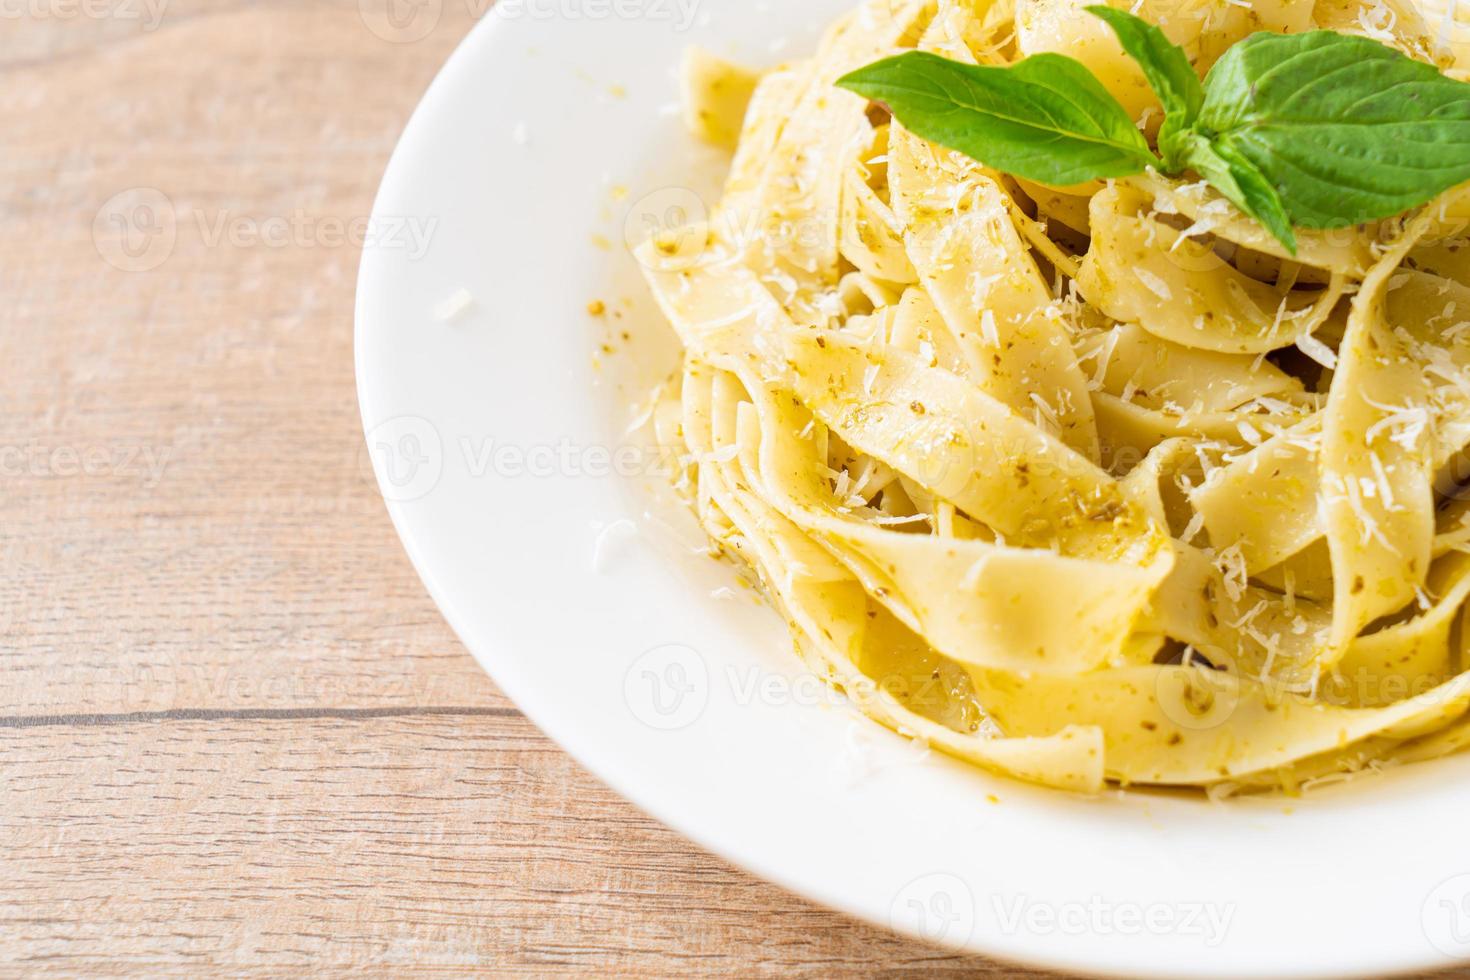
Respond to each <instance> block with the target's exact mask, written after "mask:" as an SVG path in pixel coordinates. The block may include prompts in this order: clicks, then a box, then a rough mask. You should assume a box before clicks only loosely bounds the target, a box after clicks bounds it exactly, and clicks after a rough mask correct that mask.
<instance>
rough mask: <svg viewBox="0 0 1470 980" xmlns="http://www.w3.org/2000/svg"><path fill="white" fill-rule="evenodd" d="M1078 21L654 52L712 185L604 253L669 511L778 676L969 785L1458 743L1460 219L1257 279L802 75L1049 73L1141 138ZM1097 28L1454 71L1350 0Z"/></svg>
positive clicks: (1047, 19)
mask: <svg viewBox="0 0 1470 980" xmlns="http://www.w3.org/2000/svg"><path fill="white" fill-rule="evenodd" d="M1082 6H1084V4H1082V3H1078V2H1074V0H938V2H935V0H875V2H869V3H867V4H865V5H864V6H862V7H861V8H860V9H858V10H857V11H855V12H854V13H852V14H851V15H849V16H848V17H846V18H844V19H843V20H841V21H840V22H839V23H837V24H836V25H835V26H834V27H832V29H831V30H830V31H829V32H828V33H827V35H826V36H825V38H824V40H823V41H822V43H821V45H820V48H819V50H818V51H817V53H816V55H815V57H813V58H811V59H809V60H805V61H798V62H793V63H790V64H786V65H783V66H781V67H779V68H777V69H775V70H772V71H769V72H766V73H764V74H760V75H757V74H755V73H751V72H747V71H745V70H744V69H741V68H739V67H737V66H734V65H731V64H728V63H726V62H724V61H721V60H720V59H717V58H714V57H712V56H710V55H707V54H704V53H702V52H694V53H692V54H691V56H690V57H689V58H688V60H687V62H686V86H685V88H686V99H687V101H688V106H687V107H686V108H687V113H686V116H687V118H688V120H689V121H690V123H691V125H693V126H694V127H695V129H696V131H697V132H699V133H700V134H701V135H702V136H704V137H705V138H706V139H708V140H710V141H712V142H716V143H725V144H727V145H734V147H735V151H734V152H735V155H734V158H733V162H732V166H731V171H730V174H729V177H728V180H727V182H726V186H725V194H724V197H723V199H722V201H721V202H720V204H719V205H718V207H716V208H714V209H713V210H712V212H711V215H710V218H709V220H708V222H707V223H703V224H700V225H698V226H695V227H683V228H677V229H668V232H667V233H666V234H660V235H656V236H655V237H653V238H652V239H650V240H649V241H648V242H647V243H645V244H644V245H643V246H641V248H640V249H639V252H638V256H639V259H640V261H641V262H642V264H643V266H644V268H645V270H646V274H647V278H648V281H649V283H650V285H651V287H652V290H653V293H654V294H655V296H656V297H657V300H658V302H659V304H660V307H661V308H662V310H663V312H664V313H665V315H666V316H667V317H668V319H669V321H670V322H671V323H672V325H673V327H674V329H675V330H676V331H677V333H678V335H679V338H680V339H681V341H682V343H683V345H684V348H685V357H684V363H683V367H682V370H681V372H680V374H679V376H678V377H677V378H676V379H675V380H674V381H673V382H672V383H671V384H669V385H667V386H665V396H666V397H665V399H664V401H663V403H662V405H661V406H660V409H659V410H658V411H657V412H656V413H655V420H656V427H657V431H658V435H659V438H660V440H661V441H662V442H663V443H664V444H666V445H668V446H671V447H673V448H675V449H676V450H677V451H678V453H679V454H680V457H681V458H682V459H683V461H684V467H683V469H682V472H681V474H680V482H681V486H682V487H683V489H685V490H686V491H687V492H688V495H689V498H690V500H691V502H692V504H693V506H694V508H695V510H696V511H697V514H698V516H699V519H700V521H701V522H702V524H703V526H704V528H705V529H706V530H707V532H708V534H709V536H710V538H711V539H712V541H713V542H714V543H715V544H716V545H717V546H718V547H719V549H721V550H722V551H724V552H726V553H729V554H731V555H735V556H738V557H739V558H740V559H743V560H744V562H746V563H748V564H749V566H750V567H751V568H752V569H754V571H755V572H756V573H757V574H758V576H759V580H760V583H761V585H762V586H763V588H764V590H765V592H766V594H767V595H768V597H769V599H770V601H771V602H772V604H773V605H775V606H776V607H777V608H778V609H779V610H780V612H781V613H782V614H783V615H784V616H785V618H786V619H787V620H788V622H789V623H790V627H791V631H792V634H793V637H794V641H795V646H796V649H797V650H798V652H799V653H800V655H801V656H802V657H803V658H804V659H805V660H806V661H807V663H808V664H809V665H810V666H811V668H812V669H813V670H814V671H816V672H818V673H819V674H820V675H821V676H822V677H824V678H826V679H828V680H829V681H830V683H832V684H833V685H835V686H837V687H838V688H840V689H842V690H843V691H845V692H847V693H848V695H849V696H850V697H851V699H852V700H853V701H854V702H855V703H856V704H857V705H858V706H859V707H860V708H861V709H862V710H864V711H865V712H867V713H868V714H869V715H871V716H872V717H873V718H875V719H877V720H878V721H880V722H882V723H883V724H885V725H888V726H890V727H892V728H893V729H895V730H896V731H899V732H901V733H903V734H906V735H909V736H911V737H914V738H917V739H922V740H924V741H926V742H928V743H929V744H931V745H934V746H935V747H937V748H940V749H942V750H944V751H946V752H948V753H951V754H953V755H955V756H958V757H960V758H962V759H966V760H969V761H971V762H974V763H975V764H977V765H980V766H983V767H986V768H988V769H991V770H994V771H998V772H1002V773H1007V774H1010V775H1012V776H1016V777H1019V778H1021V779H1026V780H1031V781H1035V782H1038V783H1043V784H1046V785H1050V786H1055V787H1062V788H1066V789H1071V790H1078V791H1085V792H1091V791H1096V790H1098V789H1100V788H1101V787H1103V786H1104V785H1106V784H1108V783H1110V782H1111V783H1116V784H1122V785H1137V784H1152V785H1173V786H1193V787H1203V788H1206V789H1209V790H1211V791H1212V792H1214V793H1216V794H1224V793H1228V792H1231V791H1236V790H1240V789H1263V788H1266V789H1274V788H1285V789H1288V790H1293V789H1296V788H1298V787H1301V786H1303V785H1306V786H1311V785H1316V784H1318V783H1320V782H1323V781H1329V780H1337V779H1341V778H1343V777H1344V776H1346V775H1350V774H1354V773H1357V772H1360V771H1363V770H1365V769H1376V768H1380V767H1382V766H1384V765H1388V764H1392V763H1394V762H1397V761H1400V760H1419V759H1425V758H1433V757H1436V756H1440V755H1444V754H1446V753H1449V752H1453V751H1456V750H1458V749H1460V748H1461V747H1462V746H1463V745H1464V744H1465V743H1467V742H1470V721H1467V720H1466V710H1467V707H1470V673H1465V672H1464V669H1465V668H1466V667H1467V666H1470V664H1467V663H1466V656H1465V654H1466V631H1465V629H1464V618H1465V616H1466V608H1467V607H1466V605H1465V600H1466V598H1467V595H1470V506H1467V505H1466V504H1465V502H1464V501H1462V500H1461V499H1460V497H1461V496H1462V495H1461V494H1459V493H1458V489H1459V486H1460V481H1461V478H1463V477H1465V476H1466V475H1467V473H1466V472H1465V463H1466V461H1467V460H1470V456H1467V450H1470V238H1467V237H1465V236H1466V219H1467V218H1470V193H1466V192H1464V189H1463V188H1462V189H1457V190H1456V191H1452V192H1450V193H1449V194H1447V195H1445V196H1443V197H1442V198H1440V199H1438V200H1436V201H1433V202H1431V203H1430V204H1429V205H1427V206H1425V207H1423V208H1421V209H1419V210H1417V211H1415V212H1413V213H1410V214H1408V215H1405V216H1402V217H1401V218H1399V219H1395V220H1390V221H1385V222H1381V223H1378V224H1374V225H1371V226H1357V227H1353V228H1348V229H1344V230H1341V231H1331V232H1329V231H1306V230H1302V231H1300V232H1299V236H1300V241H1299V250H1298V253H1297V254H1296V256H1295V257H1291V256H1288V255H1287V253H1286V252H1285V251H1284V250H1283V249H1282V247H1281V246H1280V245H1279V244H1277V243H1276V241H1275V240H1274V239H1273V238H1272V237H1271V236H1270V235H1269V234H1267V233H1266V232H1265V231H1264V230H1263V229H1262V228H1261V227H1260V226H1259V225H1257V224H1256V223H1255V222H1253V221H1251V220H1250V219H1248V218H1246V217H1244V216H1243V215H1241V214H1240V213H1239V212H1238V211H1236V210H1235V209H1234V208H1233V207H1232V206H1231V205H1230V204H1229V203H1227V202H1226V201H1225V200H1224V199H1223V198H1221V197H1220V196H1219V195H1218V194H1216V193H1215V192H1214V191H1213V190H1211V189H1209V188H1208V187H1206V186H1205V185H1204V184H1192V183H1188V182H1186V181H1181V180H1176V179H1169V178H1165V177H1163V176H1160V175H1157V174H1153V173H1149V174H1147V175H1144V176H1140V177H1134V178H1126V179H1120V180H1116V181H1108V182H1102V181H1099V182H1095V183H1092V184H1088V185H1084V186H1075V187H1044V186H1041V185H1038V184H1034V183H1030V182H1027V181H1022V180H1018V179H1015V178H1013V177H1011V176H1009V175H1007V174H1004V173H999V172H996V171H993V170H989V169H987V168H985V167H984V166H982V165H981V164H978V163H976V162H974V161H973V160H971V159H969V158H968V157H965V156H963V155H961V154H959V153H955V152H951V151H949V150H946V149H943V148H941V147H938V146H936V145H933V144H930V143H928V142H926V141H924V140H923V139H920V138H918V137H916V136H914V135H913V134H911V133H909V132H906V131H905V130H904V129H903V128H902V127H901V126H900V125H899V124H898V123H897V122H896V121H895V120H893V119H892V118H891V117H889V116H888V114H887V113H886V111H884V109H883V108H882V107H881V106H874V105H869V104H867V103H865V102H864V100H863V99H861V98H859V97H858V96H856V95H853V94H851V93H849V92H846V91H843V90H840V89H838V88H836V87H834V85H833V83H834V81H835V80H836V79H837V78H839V77H840V76H842V75H843V74H845V73H846V72H848V71H851V70H853V69H855V68H858V67H860V66H863V65H865V64H868V63H870V62H872V61H875V60H877V59H879V58H881V57H886V56H888V55H891V54H895V53H898V52H900V51H902V50H905V49H914V48H918V49H922V50H927V51H932V52H936V53H938V54H941V55H944V56H945V57H948V58H952V59H959V60H963V61H967V62H973V63H980V64H1006V63H1009V62H1013V61H1015V60H1018V59H1020V58H1022V57H1025V56H1028V55H1031V54H1035V53H1037V52H1042V51H1055V52H1060V53H1064V54H1068V55H1071V56H1073V57H1075V58H1077V59H1078V60H1080V61H1082V62H1083V63H1084V64H1085V65H1087V67H1089V68H1090V69H1091V70H1092V71H1093V72H1094V73H1095V74H1096V75H1097V76H1098V77H1099V78H1100V79H1101V80H1102V81H1103V83H1104V85H1105V86H1106V87H1108V88H1109V90H1110V91H1111V92H1112V93H1113V94H1114V95H1115V96H1116V97H1117V98H1118V99H1119V101H1120V102H1121V103H1122V104H1124V105H1125V106H1127V107H1128V108H1129V109H1130V111H1133V112H1134V113H1136V115H1137V117H1138V118H1139V120H1140V124H1141V125H1142V126H1143V127H1144V128H1145V130H1150V127H1153V128H1156V127H1157V122H1158V118H1159V110H1158V106H1157V105H1156V103H1155V102H1154V100H1153V97H1152V94H1151V92H1150V90H1149V88H1148V87H1147V85H1146V83H1145V82H1144V81H1143V79H1142V76H1141V75H1140V74H1139V73H1138V70H1137V68H1136V67H1135V66H1134V65H1133V64H1132V62H1131V61H1129V60H1128V59H1127V58H1126V57H1125V56H1124V55H1123V54H1122V52H1121V50H1120V49H1119V47H1118V45H1117V43H1116V41H1115V40H1114V39H1113V36H1112V35H1111V34H1110V33H1109V32H1108V29H1107V27H1106V26H1105V25H1104V24H1103V23H1102V22H1101V21H1099V20H1097V19H1096V18H1092V17H1090V16H1088V15H1086V14H1084V13H1083V12H1082V10H1081V8H1082ZM1136 9H1137V10H1138V12H1139V13H1140V14H1141V15H1142V16H1144V17H1146V18H1148V19H1150V20H1152V21H1155V22H1157V23H1159V24H1160V25H1161V27H1162V28H1163V29H1164V30H1165V32H1166V33H1168V34H1169V36H1170V38H1171V40H1173V41H1174V42H1175V43H1178V44H1180V45H1182V46H1183V47H1184V48H1185V49H1186V50H1187V51H1188V52H1189V54H1190V56H1191V58H1192V60H1194V62H1195V65H1196V68H1197V69H1198V70H1199V71H1200V72H1203V71H1205V70H1206V69H1207V68H1208V67H1209V65H1210V64H1211V63H1212V62H1213V61H1214V59H1216V58H1218V57H1219V55H1220V54H1221V53H1222V52H1223V51H1224V50H1225V49H1226V48H1228V47H1229V46H1230V45H1231V44H1233V43H1234V42H1236V41H1238V40H1240V39H1242V38H1244V37H1245V36H1247V35H1248V34H1250V33H1251V32H1253V31H1257V30H1263V29H1264V30H1275V31H1283V32H1284V31H1299V30H1305V29H1311V28H1315V27H1330V28H1332V29H1334V30H1339V31H1343V32H1347V33H1363V34H1368V35H1370V36H1372V37H1374V38H1376V39H1377V40H1380V41H1383V42H1384V43H1388V44H1391V45H1393V46H1395V47H1397V48H1399V49H1400V50H1402V51H1403V52H1405V53H1406V54H1409V55H1411V56H1412V57H1416V58H1419V59H1421V60H1427V61H1431V62H1434V63H1436V64H1438V65H1439V66H1440V67H1442V68H1444V69H1446V70H1449V71H1451V72H1458V71H1462V70H1463V69H1464V68H1466V67H1467V65H1466V64H1465V63H1463V62H1462V63H1458V64H1457V62H1456V54H1455V50H1454V46H1453V45H1447V44H1445V43H1444V39H1443V38H1441V37H1437V35H1436V24H1435V23H1434V22H1433V21H1432V20H1431V19H1429V18H1427V17H1424V16H1421V15H1420V14H1418V13H1417V12H1416V10H1415V8H1413V7H1412V6H1410V5H1408V4H1396V3H1392V2H1387V0H1369V2H1366V3H1364V2H1360V0H1319V2H1317V3H1315V4H1314V3H1311V2H1306V0H1254V2H1253V3H1249V4H1246V3H1241V2H1238V0H1230V2H1227V0H1142V2H1141V3H1140V4H1138V5H1137V7H1136ZM736 134H738V142H737V141H735V135H736Z"/></svg>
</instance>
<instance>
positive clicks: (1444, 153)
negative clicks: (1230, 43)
mask: <svg viewBox="0 0 1470 980" xmlns="http://www.w3.org/2000/svg"><path fill="white" fill-rule="evenodd" d="M1194 129H1195V130H1197V131H1198V132H1199V133H1200V134H1201V135H1203V136H1205V137H1206V138H1208V139H1209V140H1210V141H1211V142H1212V143H1213V144H1214V148H1215V150H1216V152H1217V154H1218V155H1219V156H1221V157H1223V158H1225V159H1227V160H1241V161H1245V162H1248V163H1249V164H1251V166H1252V167H1253V168H1254V169H1255V171H1256V172H1258V173H1259V174H1261V175H1263V176H1264V177H1265V178H1267V179H1268V180H1269V182H1270V184H1272V185H1273V186H1274V187H1275V189H1276V191H1277V192H1278V194H1279V196H1280V199H1281V201H1282V203H1283V205H1284V206H1285V208H1286V213H1287V215H1288V216H1289V217H1290V219H1291V221H1292V223H1294V224H1296V225H1298V226H1300V227H1304V228H1340V227H1343V226H1345V225H1352V224H1358V223H1360V222H1364V221H1373V220H1376V219H1378V218H1386V217H1388V216H1390V215H1394V214H1398V213H1399V212H1401V211H1405V210H1407V209H1409V208H1411V207H1414V206H1416V205H1419V204H1423V203H1424V202H1425V201H1428V200H1430V199H1431V198H1433V197H1435V196H1437V195H1438V194H1440V193H1442V192H1444V191H1446V190H1448V189H1449V188H1451V187H1453V186H1455V185H1456V184H1459V183H1462V182H1464V181H1466V180H1470V84H1467V83H1465V82H1457V81H1454V80H1453V79H1450V78H1446V77H1445V76H1444V75H1442V74H1440V72H1439V71H1438V70H1437V69H1436V68H1434V67H1433V66H1432V65H1427V64H1424V63H1422V62H1418V61H1414V60H1413V59H1411V58H1409V57H1406V56H1405V55H1402V54H1400V53H1399V52H1397V51H1395V50H1394V49H1392V48H1389V47H1386V46H1384V45H1382V44H1379V43H1378V42H1377V41H1372V40H1369V39H1368V38H1362V37H1351V36H1348V35H1344V34H1336V33H1333V32H1331V31H1312V32H1310V33H1306V34H1291V35H1279V34H1255V35H1252V36H1251V37H1249V38H1247V39H1246V40H1244V41H1242V42H1240V43H1239V44H1236V45H1235V46H1234V47H1232V48H1230V49H1229V50H1228V51H1226V52H1225V54H1224V56H1222V57H1221V58H1220V60H1219V61H1218V62H1216V64H1215V66H1214V67H1213V68H1212V69H1210V73H1209V75H1207V76H1206V78H1205V101H1204V105H1203V106H1202V107H1201V108H1200V111H1199V115H1198V117H1197V118H1196V120H1195V123H1194ZM1232 172H1234V171H1233V170H1232ZM1207 179H1208V178H1207Z"/></svg>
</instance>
